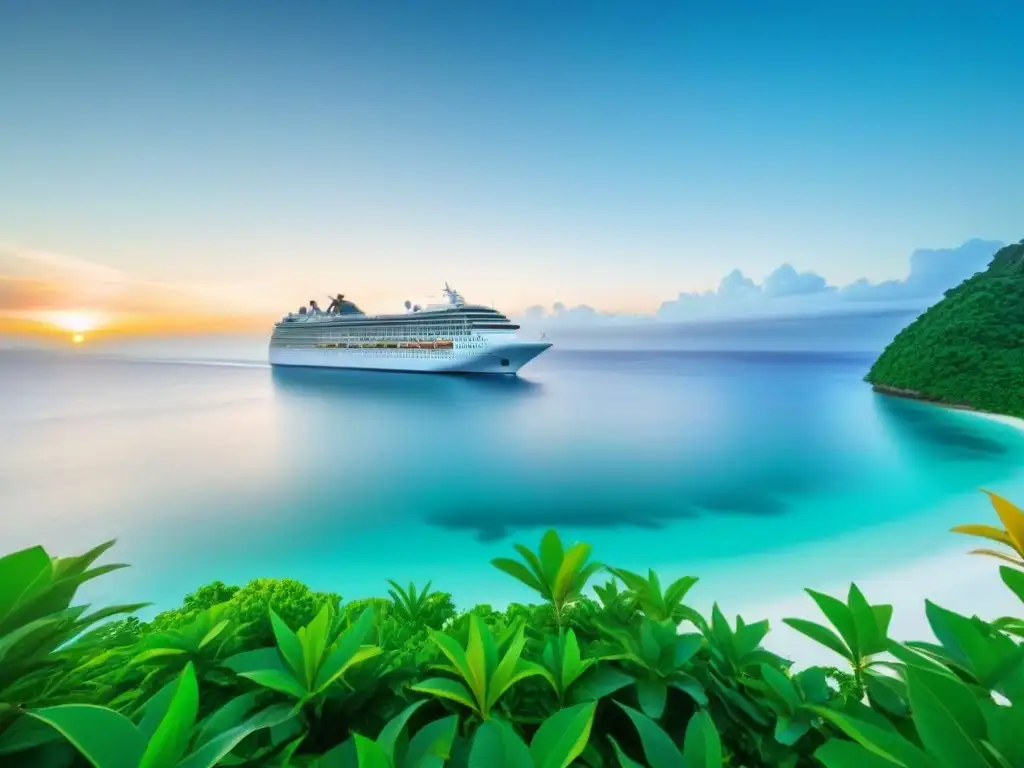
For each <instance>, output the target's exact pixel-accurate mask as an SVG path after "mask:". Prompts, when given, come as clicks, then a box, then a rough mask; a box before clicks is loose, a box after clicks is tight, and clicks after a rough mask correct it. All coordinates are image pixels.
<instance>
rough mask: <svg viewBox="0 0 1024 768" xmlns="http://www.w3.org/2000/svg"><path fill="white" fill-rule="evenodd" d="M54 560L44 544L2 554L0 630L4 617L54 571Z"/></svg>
mask: <svg viewBox="0 0 1024 768" xmlns="http://www.w3.org/2000/svg"><path fill="white" fill-rule="evenodd" d="M52 568H53V566H52V562H51V560H50V556H49V555H48V554H46V550H45V549H43V548H42V547H31V548H29V549H23V550H21V551H20V552H12V553H11V554H9V555H6V556H4V557H0V631H2V630H3V629H4V621H5V620H6V619H7V617H8V616H9V615H10V614H11V613H12V612H13V611H14V610H15V609H16V608H17V607H19V605H20V604H21V603H22V601H23V600H25V599H27V598H28V597H30V596H31V594H32V590H33V589H36V590H38V589H40V588H41V587H42V586H43V585H44V584H46V583H47V581H48V579H49V576H50V574H51V573H52Z"/></svg>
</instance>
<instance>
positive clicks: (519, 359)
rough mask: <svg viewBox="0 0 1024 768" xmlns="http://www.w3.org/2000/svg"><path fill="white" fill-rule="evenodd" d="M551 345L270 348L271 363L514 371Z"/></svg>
mask: <svg viewBox="0 0 1024 768" xmlns="http://www.w3.org/2000/svg"><path fill="white" fill-rule="evenodd" d="M550 346H551V344H550V343H549V342H546V341H536V342H533V341H520V340H518V339H514V338H513V339H510V340H509V341H508V342H504V343H495V344H493V345H490V346H488V347H485V348H483V349H480V348H466V349H459V348H455V349H438V350H431V351H423V350H402V349H397V350H395V349H334V348H326V349H310V348H296V347H277V346H272V347H271V348H270V364H271V365H278V366H291V367H304V368H349V369H357V370H368V371H396V372H406V373H473V374H498V375H514V374H516V373H518V372H519V369H521V368H522V367H523V366H524V365H526V364H527V363H528V362H530V361H531V360H533V359H534V358H535V357H537V356H538V355H540V354H541V353H542V352H544V351H545V350H546V349H548V348H549V347H550Z"/></svg>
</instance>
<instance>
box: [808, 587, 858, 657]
mask: <svg viewBox="0 0 1024 768" xmlns="http://www.w3.org/2000/svg"><path fill="white" fill-rule="evenodd" d="M804 591H805V592H807V594H808V595H810V596H811V599H812V600H814V602H815V603H817V604H818V608H820V609H821V612H822V613H824V614H825V618H827V619H828V620H829V621H830V622H831V623H832V626H833V627H835V628H836V629H837V630H839V636H840V637H842V638H843V642H845V643H846V647H847V648H849V649H850V651H851V652H852V653H853V657H854V658H860V656H861V649H860V645H859V644H858V642H857V628H856V624H855V623H854V619H853V613H852V612H851V611H850V608H849V606H847V605H846V604H845V603H844V602H843V601H842V600H837V599H836V598H834V597H832V596H831V595H825V594H822V593H821V592H815V591H814V590H813V589H807V590H804Z"/></svg>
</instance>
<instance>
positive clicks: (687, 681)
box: [669, 672, 708, 707]
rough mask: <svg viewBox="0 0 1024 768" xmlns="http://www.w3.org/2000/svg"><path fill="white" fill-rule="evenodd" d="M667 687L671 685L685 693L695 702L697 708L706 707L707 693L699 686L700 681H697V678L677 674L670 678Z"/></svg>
mask: <svg viewBox="0 0 1024 768" xmlns="http://www.w3.org/2000/svg"><path fill="white" fill-rule="evenodd" d="M669 685H671V686H672V687H673V688H675V689H676V690H679V691H682V692H683V693H685V694H686V695H687V696H689V697H690V698H691V699H693V700H694V701H695V702H697V705H698V706H701V707H706V706H707V705H708V695H707V692H706V691H705V690H704V686H703V685H701V684H700V681H699V680H697V678H695V677H693V676H691V675H687V674H685V673H683V672H677V673H676V674H674V675H672V678H671V679H670V681H669Z"/></svg>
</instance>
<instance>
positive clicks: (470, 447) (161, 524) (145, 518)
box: [0, 349, 1024, 606]
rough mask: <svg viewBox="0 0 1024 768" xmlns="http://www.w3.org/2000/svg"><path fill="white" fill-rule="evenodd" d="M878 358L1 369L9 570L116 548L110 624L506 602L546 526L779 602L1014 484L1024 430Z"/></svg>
mask: <svg viewBox="0 0 1024 768" xmlns="http://www.w3.org/2000/svg"><path fill="white" fill-rule="evenodd" d="M872 359H873V356H872V355H870V354H865V353H850V354H828V353H798V352H793V353H751V352H727V353H726V352H723V353H714V352H657V351H649V352H597V351H566V350H557V349H556V350H553V351H552V352H551V353H549V354H547V355H545V356H543V357H542V358H540V359H538V360H537V361H536V362H535V363H534V364H532V365H531V366H530V367H528V368H527V369H526V370H525V371H524V376H523V377H522V378H520V379H511V380H508V379H474V378H462V377H434V376H422V375H403V374H374V373H360V372H339V371H315V370H312V371H310V370H304V371H300V370H292V371H276V370H273V371H272V370H271V369H269V368H267V367H266V366H264V365H262V364H259V363H251V364H240V363H238V362H231V361H223V362H217V361H199V360H194V361H191V362H184V361H180V360H179V361H175V362H168V361H156V360H149V361H145V360H114V359H102V358H96V357H75V356H66V355H46V354H37V353H24V352H6V353H0V393H2V404H0V432H2V434H3V441H2V443H0V510H2V515H0V542H2V547H0V548H2V549H3V550H6V551H10V550H12V549H15V548H18V547H22V546H26V545H29V544H32V543H44V544H45V545H46V546H47V547H48V548H49V549H51V551H53V552H54V553H58V554H60V553H63V554H69V553H74V552H77V551H80V550H84V549H85V548H87V547H88V546H90V545H92V544H94V543H97V542H99V541H102V540H105V539H107V538H113V537H117V538H118V540H119V541H118V545H117V547H116V549H115V553H116V556H117V559H119V560H123V561H127V562H130V563H132V564H133V566H134V567H133V568H131V569H130V570H128V571H126V572H123V573H118V574H116V575H113V576H110V577H107V578H105V579H103V580H100V582H97V583H96V584H95V585H94V586H93V587H92V588H91V596H93V597H95V598H96V599H98V600H114V599H117V600H123V599H149V600H155V601H156V602H157V603H158V604H160V605H164V606H166V605H169V604H171V603H175V602H177V601H178V600H179V599H180V597H181V596H182V595H183V594H184V593H185V592H187V591H190V590H191V589H192V588H194V587H196V586H198V585H199V584H201V583H204V582H207V581H210V580H212V579H215V578H219V579H223V580H225V581H228V582H236V583H238V582H242V581H244V580H247V579H249V578H252V577H255V576H291V577H295V578H299V579H303V580H305V581H307V582H308V583H310V584H311V585H314V586H316V587H318V588H324V589H332V590H334V591H338V592H341V593H342V594H344V595H345V596H347V597H358V596H364V595H368V594H376V593H381V592H382V591H383V589H384V588H385V585H384V579H385V578H394V579H397V580H409V579H414V580H416V581H417V582H424V581H426V580H427V579H432V580H433V583H434V586H435V588H440V589H445V590H449V591H451V592H453V593H454V594H455V595H456V598H457V600H458V601H459V602H463V603H464V602H468V601H486V602H491V603H498V604H500V603H502V602H504V601H506V600H509V599H524V598H527V597H528V594H526V593H524V592H523V591H522V590H521V589H520V588H519V587H518V585H517V584H515V583H514V582H510V581H509V579H508V577H506V576H504V575H502V574H500V573H499V572H497V571H496V570H495V569H493V568H492V567H490V566H489V565H488V561H489V559H490V558H492V557H495V556H500V555H506V554H508V553H509V552H510V550H511V544H512V543H513V542H527V543H531V544H534V543H535V542H536V540H537V539H538V538H539V537H540V535H541V533H542V532H543V530H544V529H545V528H547V527H551V526H554V527H557V528H558V529H559V530H560V531H561V532H562V534H563V536H564V538H566V539H571V540H586V541H589V542H591V543H593V544H594V546H595V556H596V557H597V558H598V559H599V560H601V561H603V562H610V563H613V564H616V565H620V566H623V567H627V568H634V569H645V568H646V567H648V566H652V567H655V568H658V569H660V570H662V571H663V572H664V576H665V578H669V577H672V576H677V575H681V574H682V573H684V572H685V573H693V574H698V575H702V576H704V577H705V582H710V584H711V588H710V589H713V591H714V596H715V597H717V598H719V599H723V598H722V597H721V596H723V595H724V596H727V597H728V598H729V599H731V600H736V601H739V600H742V601H744V602H747V603H749V602H750V600H752V599H764V600H769V599H774V598H775V597H776V596H778V595H781V594H782V593H784V592H785V593H787V594H792V590H793V589H795V588H796V587H797V586H800V585H806V586H819V585H825V584H832V583H835V582H843V581H846V580H848V579H849V578H854V577H856V576H857V575H858V574H864V573H873V572H877V571H878V570H879V569H885V568H890V567H893V566H895V565H901V564H905V563H907V562H909V561H912V560H913V559H915V558H923V557H927V556H930V555H933V554H935V553H936V552H941V551H944V550H945V549H947V548H948V547H949V546H951V544H952V545H955V544H958V543H960V542H953V541H951V540H952V539H955V538H956V537H953V536H952V535H951V534H948V533H947V530H948V527H949V526H950V525H952V524H955V523H957V522H969V521H988V520H989V519H990V518H991V513H990V511H989V510H988V508H987V505H986V502H985V500H984V498H983V497H982V496H981V495H980V494H978V493H977V492H976V490H975V489H976V488H977V487H979V486H986V487H991V488H993V489H995V490H1004V491H1006V492H1007V493H1011V495H1013V492H1015V491H1016V490H1017V489H1021V488H1022V487H1024V483H1022V477H1021V468H1022V467H1024V461H1022V460H1024V433H1021V432H1019V431H1017V430H1015V429H1014V428H1012V427H1009V426H1005V425H1002V424H998V423H993V422H989V421H985V420H983V419H980V418H978V417H976V416H973V415H972V414H968V413H962V412H955V411H949V410H944V409H940V408H936V407H932V406H928V405H923V404H919V403H914V402H910V401H905V400H896V399H892V398H887V397H883V396H880V395H876V394H874V393H872V391H871V390H870V388H869V387H868V386H867V385H865V384H864V383H863V381H862V377H863V375H864V373H865V372H866V370H867V368H868V367H869V365H870V363H871V360H872ZM1017 497H1018V498H1019V496H1017ZM101 582H102V583H101ZM708 589H709V587H707V586H703V587H702V591H704V590H708Z"/></svg>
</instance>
